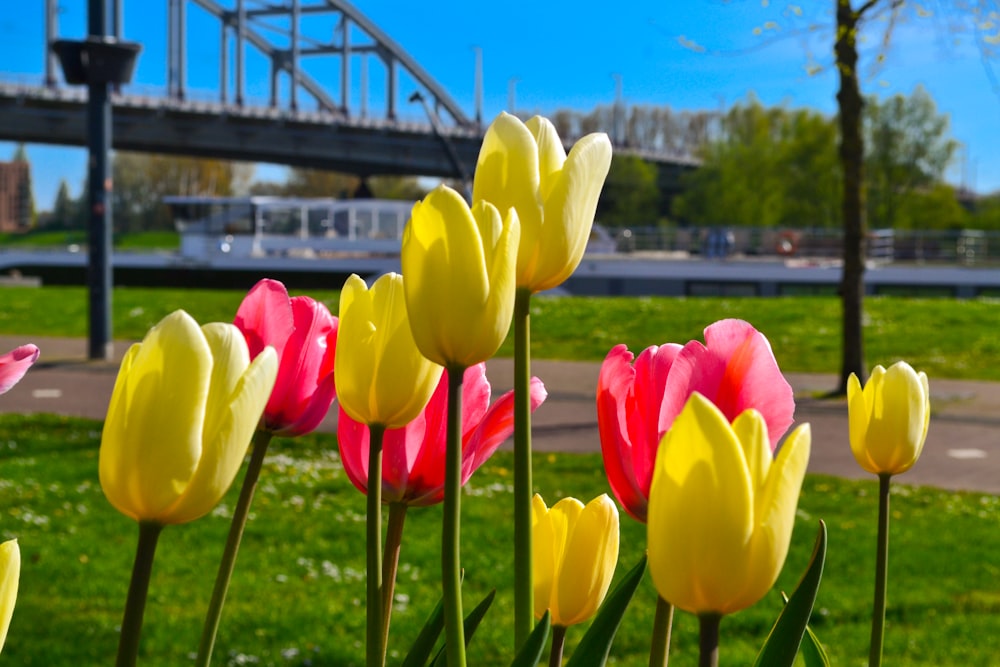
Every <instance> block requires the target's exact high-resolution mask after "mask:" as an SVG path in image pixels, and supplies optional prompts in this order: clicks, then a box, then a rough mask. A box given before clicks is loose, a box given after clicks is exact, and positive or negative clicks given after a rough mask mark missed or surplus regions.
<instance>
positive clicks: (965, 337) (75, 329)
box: [0, 286, 1000, 381]
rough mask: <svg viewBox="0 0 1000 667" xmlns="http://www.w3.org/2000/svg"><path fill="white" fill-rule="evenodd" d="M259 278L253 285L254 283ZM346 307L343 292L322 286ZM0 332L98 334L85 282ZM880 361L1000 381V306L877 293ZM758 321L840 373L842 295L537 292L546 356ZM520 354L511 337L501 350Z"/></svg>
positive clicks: (10, 303) (141, 293) (206, 293)
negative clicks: (724, 322) (732, 321)
mask: <svg viewBox="0 0 1000 667" xmlns="http://www.w3.org/2000/svg"><path fill="white" fill-rule="evenodd" d="M248 287H249V286H248ZM244 294H245V292H242V291H221V290H180V289H138V288H118V289H116V290H115V291H114V295H113V299H112V306H113V317H112V320H113V325H112V330H113V332H114V335H115V337H116V338H120V339H132V340H135V339H140V338H142V336H143V335H144V334H145V332H146V331H147V330H148V329H149V327H150V326H152V325H153V324H155V323H156V322H157V321H159V320H160V318H162V317H163V316H164V315H166V314H167V313H169V312H171V311H173V310H174V309H177V308H184V309H186V310H187V311H188V312H190V313H191V314H192V315H193V316H194V317H195V318H196V319H197V320H199V321H201V322H209V321H231V320H232V318H233V316H234V315H235V313H236V308H237V306H238V305H239V303H240V300H241V299H242V298H243V296H244ZM309 294H310V295H311V296H313V297H314V298H317V299H319V300H322V301H324V302H325V303H326V304H327V305H328V306H329V307H330V308H331V310H332V311H333V312H334V313H336V312H337V304H338V296H339V293H338V292H337V291H335V290H330V291H324V292H316V291H314V292H310V293H309ZM0 304H2V305H0V333H2V334H17V335H19V336H22V335H23V336H26V337H30V336H31V335H39V336H86V335H87V292H86V290H85V289H84V288H82V287H43V288H0ZM865 313H866V316H865V338H866V346H867V347H866V356H867V359H868V363H869V365H874V364H883V365H889V364H891V363H892V362H894V361H896V360H898V359H905V360H907V361H909V362H910V364H912V365H913V366H914V367H915V368H918V369H920V370H924V371H926V372H927V374H928V375H930V376H931V377H947V378H966V379H982V380H997V381H1000V336H997V333H996V332H997V331H998V330H1000V304H998V303H997V302H996V301H993V300H988V299H976V300H954V299H911V298H903V297H879V298H870V299H868V300H867V301H866V308H865ZM725 317H738V318H742V319H746V320H748V321H750V322H751V323H753V324H754V326H756V327H757V328H758V329H760V330H761V331H763V332H764V333H765V334H766V335H767V336H768V338H769V339H770V341H771V344H772V346H773V348H774V351H775V356H776V357H777V358H778V363H779V364H780V365H781V367H782V369H783V370H785V371H792V372H817V373H835V372H837V371H838V369H839V365H840V302H839V301H838V300H837V299H836V298H833V297H785V298H776V299H762V298H744V299H724V298H684V299H677V298H588V297H565V298H556V297H547V296H539V297H536V298H535V299H533V301H532V321H531V328H532V344H533V350H532V354H533V355H534V356H535V357H536V358H546V359H572V360H593V361H599V360H601V359H603V358H604V356H605V355H606V354H607V352H608V350H610V349H611V347H612V346H613V345H615V344H617V343H625V344H627V345H628V346H629V347H630V348H631V349H633V350H636V351H638V350H640V349H642V348H643V347H645V346H647V345H658V344H662V343H666V342H671V341H673V342H685V341H688V340H691V339H694V338H701V335H702V334H701V332H702V330H703V329H704V328H705V326H706V325H708V324H710V323H711V322H713V321H715V320H718V319H721V318H725ZM512 354H513V345H512V342H511V341H510V340H508V342H507V343H506V344H505V345H504V347H503V348H501V350H500V355H502V356H510V355H512Z"/></svg>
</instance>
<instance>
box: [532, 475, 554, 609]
mask: <svg viewBox="0 0 1000 667" xmlns="http://www.w3.org/2000/svg"><path fill="white" fill-rule="evenodd" d="M531 531H532V541H531V544H532V547H531V548H532V558H531V562H532V582H533V585H534V592H533V597H534V601H535V618H541V617H542V616H544V615H545V612H546V611H547V610H548V609H549V607H550V606H551V604H552V588H553V587H554V586H555V580H556V576H557V574H558V572H557V567H558V561H557V560H556V545H555V542H556V537H555V530H554V528H553V526H552V518H551V517H550V516H549V508H548V507H546V506H545V501H544V500H542V497H541V496H540V495H538V494H537V493H536V494H535V495H534V496H533V497H532V498H531Z"/></svg>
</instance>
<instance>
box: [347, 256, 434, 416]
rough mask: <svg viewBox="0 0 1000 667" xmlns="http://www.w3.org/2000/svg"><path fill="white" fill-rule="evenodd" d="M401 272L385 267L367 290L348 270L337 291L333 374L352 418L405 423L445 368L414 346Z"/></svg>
mask: <svg viewBox="0 0 1000 667" xmlns="http://www.w3.org/2000/svg"><path fill="white" fill-rule="evenodd" d="M403 290H404V287H403V276H401V275H399V274H398V273H387V274H385V275H384V276H382V277H380V278H379V279H378V280H376V281H375V284H374V285H372V288H371V289H370V290H369V289H368V287H367V285H365V281H363V280H362V279H361V278H360V277H358V276H357V275H352V276H351V277H350V278H348V279H347V282H346V283H344V289H343V290H342V291H341V294H340V318H339V319H340V326H339V332H338V334H337V351H336V354H335V355H334V375H335V377H336V385H337V399H338V400H339V401H340V406H341V407H342V408H343V409H344V412H346V413H347V414H348V415H350V416H351V418H352V419H354V420H355V421H358V422H361V423H362V424H367V425H369V426H371V425H375V424H379V425H381V426H383V427H385V428H387V429H389V428H400V427H402V426H406V424H407V423H409V422H410V421H411V420H413V419H414V418H415V417H416V416H417V415H419V414H420V411H421V410H423V409H424V406H425V405H427V401H428V400H430V397H431V394H432V393H434V388H435V387H436V386H437V383H438V380H439V379H440V377H441V372H442V370H444V369H443V368H442V367H441V366H438V365H437V364H434V363H432V362H431V361H429V360H428V359H427V358H426V357H424V356H423V355H422V354H420V350H418V349H417V344H416V343H415V342H414V340H413V333H412V332H411V330H410V323H409V320H408V318H407V314H406V301H405V296H404V292H403Z"/></svg>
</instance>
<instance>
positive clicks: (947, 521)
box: [0, 415, 1000, 667]
mask: <svg viewBox="0 0 1000 667" xmlns="http://www.w3.org/2000/svg"><path fill="white" fill-rule="evenodd" d="M99 440H100V424H99V423H97V422H92V421H86V420H79V419H67V418H59V417H52V416H36V417H29V418H24V417H19V416H17V415H3V416H0V466H2V467H3V470H4V474H3V478H4V481H3V482H2V484H3V486H4V490H5V492H4V493H3V494H2V496H0V512H2V515H3V517H4V519H3V525H2V533H3V536H4V539H7V538H10V537H17V538H18V540H19V543H20V547H21V551H22V557H23V570H22V575H21V589H20V594H19V596H18V602H17V607H16V610H15V614H14V620H13V623H12V625H11V629H10V635H9V637H8V639H7V645H6V647H5V649H4V656H3V657H4V659H5V661H6V662H7V663H8V664H15V665H46V666H51V667H56V666H61V665H67V666H68V665H74V666H76V665H99V664H104V665H107V664H110V663H111V662H112V656H113V655H114V652H115V648H116V645H117V644H116V642H117V634H116V627H117V625H118V624H119V623H120V620H121V612H122V606H123V604H124V600H125V592H126V588H127V585H128V578H129V572H130V568H131V562H132V558H133V554H134V549H135V540H136V534H137V529H136V526H135V524H134V523H133V522H132V521H130V520H129V519H126V518H125V517H123V516H121V515H119V514H118V513H117V512H115V511H114V510H113V509H112V508H111V507H110V505H109V504H108V503H107V501H106V500H105V499H104V497H103V494H102V492H101V489H100V484H99V483H98V479H97V451H98V444H99ZM510 470H511V457H510V455H509V453H506V452H501V453H499V454H497V455H496V456H495V458H494V459H492V460H491V461H490V462H488V463H487V464H486V465H485V466H484V467H483V468H482V469H481V470H480V471H479V472H477V473H476V475H475V476H473V478H472V480H471V482H470V484H469V485H468V487H467V488H466V493H465V496H464V499H463V525H462V537H463V544H464V547H463V566H464V567H465V571H466V577H465V582H466V583H465V588H466V594H465V599H466V604H467V605H468V606H471V605H472V604H474V603H475V602H477V601H478V600H479V599H481V598H482V597H483V596H484V595H485V594H486V593H487V592H488V591H489V589H490V588H493V587H496V588H497V589H498V593H497V601H496V603H495V605H494V607H493V609H492V610H491V611H490V614H489V616H488V617H487V618H488V622H487V623H486V624H484V626H483V627H482V629H481V630H480V631H479V633H478V634H477V635H476V637H475V638H474V639H473V641H472V644H471V648H470V658H469V660H470V664H471V665H476V666H477V667H480V666H487V667H489V666H494V665H495V666H500V665H506V664H507V663H508V662H509V660H508V659H507V658H505V657H504V656H507V655H509V652H510V643H511V640H510V633H511V625H512V611H511V607H512V595H513V594H512V588H511V586H512V576H513V574H512V566H511V554H512V546H511V545H512V541H513V529H512V526H511V523H510V521H509V520H508V517H509V515H510V511H511V504H512V497H511V481H512V480H511V472H510ZM535 483H536V485H537V488H538V489H539V490H540V492H541V493H543V495H544V496H545V498H546V499H547V500H549V501H550V502H552V501H554V500H555V499H558V498H560V497H564V496H566V495H572V496H576V497H578V498H581V499H584V500H589V499H590V498H592V497H594V496H596V495H598V494H600V493H604V492H607V491H608V487H607V482H606V480H605V478H604V474H603V471H602V468H601V463H600V459H599V457H598V456H596V455H568V454H567V455H555V454H553V455H545V456H540V457H537V458H536V466H535ZM236 486H239V484H238V483H237V484H236V485H234V487H236ZM236 491H237V489H236V488H234V489H233V490H232V491H231V493H230V495H229V496H228V497H227V498H226V499H225V500H224V502H223V504H222V506H221V507H220V509H219V510H218V511H216V512H214V513H213V514H211V515H209V516H207V517H205V518H203V519H200V520H198V521H196V522H194V523H192V524H188V525H184V526H169V527H167V528H166V529H165V530H164V532H163V535H162V536H161V538H160V545H159V551H158V554H157V560H156V563H155V566H154V571H153V579H152V584H151V589H150V599H149V606H148V608H147V613H146V622H145V628H144V634H143V642H142V654H141V660H140V664H142V665H148V666H150V667H156V666H163V667H168V666H171V667H172V666H176V665H184V664H190V662H191V658H190V655H191V654H192V653H193V652H194V651H195V650H196V648H197V642H198V637H199V634H200V629H201V623H202V620H203V616H204V613H205V609H206V606H207V603H208V597H209V593H210V590H211V585H212V581H213V579H214V574H215V569H216V567H217V563H218V558H219V555H220V554H221V550H222V544H223V540H224V538H225V534H226V531H227V529H228V513H229V511H230V509H231V508H232V506H233V504H234V503H235V495H236ZM892 508H893V523H892V543H891V548H890V562H891V571H890V580H889V612H888V626H887V627H888V629H887V637H886V656H887V659H886V664H891V665H894V666H908V665H926V666H931V665H934V666H938V667H941V666H948V665H955V666H958V665H962V666H966V667H968V666H975V665H982V666H984V667H985V666H986V665H992V664H996V663H995V656H996V655H997V654H998V652H1000V633H998V632H997V631H996V630H997V623H998V621H997V618H998V617H997V614H998V612H1000V585H998V583H997V582H998V576H997V575H998V568H1000V563H998V561H997V559H996V556H995V555H996V553H997V552H998V550H1000V531H998V530H997V526H998V520H1000V500H998V499H997V498H996V497H994V496H989V495H982V494H974V493H951V492H945V491H939V490H935V489H929V488H911V487H906V486H894V497H893V506H892ZM364 511H365V510H364V496H363V495H362V494H360V493H359V492H358V491H356V490H355V489H354V487H353V486H351V484H350V482H349V481H348V480H347V479H346V477H345V475H344V473H343V471H342V469H341V467H340V464H339V460H338V456H337V453H336V442H335V438H334V437H333V436H330V435H313V436H308V437H305V438H301V439H298V440H294V441H292V440H281V439H278V440H275V442H274V443H272V449H271V452H270V454H269V458H268V461H267V463H266V464H265V468H264V471H263V474H262V477H261V483H260V487H259V489H258V494H257V498H256V501H255V504H254V507H253V511H252V517H253V518H252V520H251V522H250V524H249V527H248V530H247V533H246V537H245V539H244V543H243V547H242V550H241V552H240V557H239V561H238V563H237V568H236V573H235V578H234V581H233V584H232V588H231V590H230V596H229V600H228V603H227V606H226V610H225V613H224V616H223V622H222V627H221V631H220V637H219V645H218V651H217V653H216V655H217V657H218V658H219V660H217V662H216V664H220V665H221V664H230V665H248V664H249V665H313V666H333V665H338V666H339V665H352V664H353V665H361V664H363V656H364V650H363V645H362V642H363V637H364V623H365V614H364V595H365V593H364V586H365V584H364V574H363V573H364V560H365V556H364ZM876 513H877V498H876V484H875V483H874V482H849V481H844V480H840V479H834V478H829V477H817V476H810V477H808V478H807V480H806V484H805V488H804V490H803V493H802V497H801V500H800V503H799V512H798V520H797V524H796V528H795V533H794V535H793V538H792V548H791V553H790V555H789V557H788V561H787V564H786V567H785V570H784V572H783V574H782V576H781V578H780V580H779V584H778V588H780V589H785V590H790V589H791V588H793V587H794V585H795V582H797V580H798V577H799V575H800V574H801V572H802V571H803V570H804V568H805V565H806V562H807V560H808V557H809V554H810V552H811V549H812V543H813V540H814V538H815V534H816V528H817V522H818V520H819V519H821V518H822V519H824V520H825V521H826V522H827V525H828V526H829V557H828V562H827V567H826V571H825V574H824V578H823V585H822V588H821V589H820V594H819V599H818V601H817V613H816V615H815V617H814V622H813V625H814V627H815V629H816V631H817V632H818V633H819V635H820V636H821V637H822V639H823V640H824V641H825V642H826V644H827V645H828V649H829V651H830V654H831V658H832V661H833V664H834V665H846V666H857V667H861V666H862V665H865V664H866V660H867V642H868V632H869V613H870V607H871V594H872V580H873V576H874V575H873V568H874V547H875V516H876ZM439 521H440V511H439V508H425V509H415V510H411V512H410V514H409V516H408V518H407V526H406V534H405V537H404V544H403V552H402V557H401V567H400V578H399V584H398V587H397V599H398V601H399V606H398V608H397V611H396V613H395V614H394V617H393V632H392V637H391V646H390V652H391V653H390V655H391V656H392V657H391V658H390V664H398V662H399V655H400V652H401V651H404V650H405V647H407V646H408V645H409V642H410V641H411V640H412V639H413V637H414V636H415V635H416V633H417V631H418V629H419V627H420V625H421V624H422V622H423V619H424V618H425V616H426V615H427V614H428V613H429V611H430V609H431V607H432V606H433V605H434V603H435V601H436V600H437V597H438V595H439V594H438V582H439V574H438V571H439V570H438V560H437V553H438V544H439V540H440V523H439ZM621 543H622V549H621V558H620V562H619V575H621V574H624V572H625V570H627V569H628V568H629V567H631V566H632V565H633V564H634V563H635V562H637V561H638V559H639V557H640V555H641V554H642V552H643V550H644V548H645V531H644V527H643V526H641V525H640V524H638V523H637V522H635V521H633V520H631V519H629V518H628V517H626V516H625V515H624V514H623V515H622V540H621ZM779 608H780V602H779V598H778V593H777V590H776V591H775V592H774V593H773V594H771V595H770V596H768V597H766V598H765V599H764V600H763V601H761V602H760V603H759V604H757V605H756V606H755V607H752V608H751V609H749V610H746V611H744V612H740V613H738V614H735V615H733V616H731V617H727V618H726V619H725V620H724V621H723V624H722V633H723V634H722V654H721V655H722V664H725V665H746V664H750V663H751V662H752V659H753V655H754V654H755V651H756V647H757V646H758V645H759V644H760V642H762V641H763V638H764V637H765V636H766V633H767V631H768V629H769V627H770V624H771V622H772V620H773V618H774V617H775V616H776V614H777V612H778V610H779ZM653 610H654V591H653V588H652V585H651V583H650V580H649V576H648V574H647V576H646V578H645V579H644V581H643V584H642V585H641V587H640V588H639V590H638V592H637V594H636V598H635V600H634V601H633V604H632V606H631V607H630V608H629V610H628V612H627V614H626V616H625V619H624V622H623V625H622V628H621V630H620V632H619V635H618V638H617V640H616V643H615V647H614V651H613V653H614V662H613V664H618V665H642V664H645V661H646V653H647V651H648V648H647V647H648V642H649V633H650V629H651V627H652V619H653ZM581 632H582V630H581V629H580V628H575V629H572V630H571V631H570V635H569V637H570V643H571V644H573V643H575V641H577V640H578V639H579V636H580V634H581ZM674 638H675V639H674V650H673V657H672V659H671V665H676V666H680V667H683V666H690V665H695V664H697V625H696V622H695V620H694V619H693V618H692V617H691V616H689V615H687V614H684V613H679V614H678V617H677V624H676V626H675V632H674Z"/></svg>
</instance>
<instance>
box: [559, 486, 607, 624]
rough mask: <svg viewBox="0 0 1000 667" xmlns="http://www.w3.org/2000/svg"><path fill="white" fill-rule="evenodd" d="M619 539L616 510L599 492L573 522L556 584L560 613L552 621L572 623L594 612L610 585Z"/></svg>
mask: <svg viewBox="0 0 1000 667" xmlns="http://www.w3.org/2000/svg"><path fill="white" fill-rule="evenodd" d="M578 504H579V503H578ZM558 506H559V505H558V504H557V505H556V507H558ZM554 509H555V508H553V510H554ZM618 540H619V529H618V509H617V508H616V507H615V504H614V503H613V502H612V501H611V499H610V498H608V496H607V494H602V495H600V496H598V497H597V498H595V499H594V500H592V501H590V502H589V503H587V506H586V507H584V508H583V510H582V511H580V513H579V516H577V518H576V521H575V522H574V523H573V524H572V533H571V535H569V537H568V540H567V543H566V552H565V554H564V557H563V561H562V569H561V571H560V573H559V585H558V587H557V588H558V594H559V600H558V609H559V614H560V616H559V618H558V620H555V619H554V620H553V622H554V623H556V624H557V625H563V626H569V625H575V624H577V623H582V622H583V621H585V620H587V619H589V618H590V617H591V616H593V615H594V612H596V611H597V608H598V607H599V606H600V604H601V602H602V601H603V600H604V596H605V595H607V592H608V588H609V587H610V586H611V578H612V577H613V576H614V573H615V565H616V564H617V563H618ZM554 614H555V613H554V612H553V616H554Z"/></svg>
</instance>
